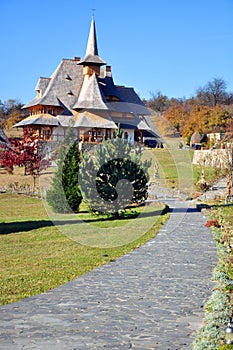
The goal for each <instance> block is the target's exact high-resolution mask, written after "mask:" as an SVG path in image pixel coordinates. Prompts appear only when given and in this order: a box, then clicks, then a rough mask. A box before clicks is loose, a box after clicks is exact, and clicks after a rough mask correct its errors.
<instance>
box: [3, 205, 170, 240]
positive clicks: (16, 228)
mask: <svg viewBox="0 0 233 350" xmlns="http://www.w3.org/2000/svg"><path fill="white" fill-rule="evenodd" d="M168 211H169V209H168V208H167V207H165V208H164V209H163V210H157V211H154V212H148V213H145V212H143V213H141V214H139V213H137V212H132V213H124V215H122V216H119V217H118V218H116V217H114V216H109V217H104V218H103V217H101V218H98V217H93V218H91V219H77V220H54V221H51V220H30V221H16V222H7V223H5V222H4V223H0V235H6V234H11V233H17V232H28V231H32V230H36V229H39V228H44V227H51V226H62V225H77V224H81V223H83V222H85V223H92V222H93V223H94V222H106V221H114V220H119V221H122V220H130V219H135V218H137V217H138V216H139V215H140V217H141V218H146V217H150V216H159V215H164V214H166V213H167V212H168Z"/></svg>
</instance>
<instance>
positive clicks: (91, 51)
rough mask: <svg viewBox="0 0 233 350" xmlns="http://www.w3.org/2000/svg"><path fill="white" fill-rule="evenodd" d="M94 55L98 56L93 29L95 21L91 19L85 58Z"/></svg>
mask: <svg viewBox="0 0 233 350" xmlns="http://www.w3.org/2000/svg"><path fill="white" fill-rule="evenodd" d="M87 55H94V56H98V47H97V38H96V29H95V19H94V16H93V17H92V21H91V27H90V32H89V37H88V42H87V49H86V56H87Z"/></svg>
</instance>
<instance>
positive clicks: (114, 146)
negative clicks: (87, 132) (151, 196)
mask: <svg viewBox="0 0 233 350" xmlns="http://www.w3.org/2000/svg"><path fill="white" fill-rule="evenodd" d="M149 166H150V161H144V162H142V161H141V151H140V150H137V151H136V150H135V149H134V148H133V146H132V145H131V144H130V143H129V142H128V141H127V140H122V139H121V138H119V137H117V138H116V139H113V140H107V141H104V142H103V144H102V145H99V147H96V149H95V151H94V153H93V154H92V155H91V154H90V153H88V152H86V153H85V154H84V155H83V161H82V164H81V167H80V176H79V183H80V187H81V191H82V194H83V197H84V199H85V202H86V203H87V204H88V206H89V208H90V209H91V210H92V211H94V212H96V213H108V214H114V216H118V215H119V213H120V212H121V211H122V210H124V209H125V208H126V207H127V206H129V205H130V204H133V203H137V204H139V203H143V202H144V201H145V200H146V198H147V195H148V194H147V189H148V186H147V183H148V178H149V177H148V168H149Z"/></svg>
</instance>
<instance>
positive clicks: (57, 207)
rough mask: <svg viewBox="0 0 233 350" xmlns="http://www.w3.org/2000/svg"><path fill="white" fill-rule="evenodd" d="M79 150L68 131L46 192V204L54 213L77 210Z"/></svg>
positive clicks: (78, 201)
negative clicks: (49, 186)
mask: <svg viewBox="0 0 233 350" xmlns="http://www.w3.org/2000/svg"><path fill="white" fill-rule="evenodd" d="M79 165H80V152H79V147H78V142H73V137H72V132H71V131H70V132H69V133H68V135H67V137H66V140H65V142H64V143H63V145H62V147H61V150H60V153H59V160H58V164H57V171H56V173H55V174H54V177H53V181H52V186H51V188H50V190H49V191H48V192H47V201H48V204H49V205H50V206H51V207H52V208H53V210H54V211H55V212H56V213H71V212H75V213H76V212H78V210H79V206H80V204H81V201H82V195H81V192H80V189H79V184H78V174H79Z"/></svg>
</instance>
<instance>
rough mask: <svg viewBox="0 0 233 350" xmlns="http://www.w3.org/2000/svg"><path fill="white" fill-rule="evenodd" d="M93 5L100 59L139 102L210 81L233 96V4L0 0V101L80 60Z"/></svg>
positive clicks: (27, 96)
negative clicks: (220, 83) (71, 60)
mask: <svg viewBox="0 0 233 350" xmlns="http://www.w3.org/2000/svg"><path fill="white" fill-rule="evenodd" d="M93 8H95V9H96V11H95V21H96V29H97V38H98V48H99V54H100V56H101V57H102V58H103V59H104V60H105V61H107V63H108V64H109V65H111V66H112V72H113V77H114V80H115V83H116V84H119V85H126V86H133V87H134V88H135V90H136V91H137V93H138V94H139V95H140V97H141V98H150V97H151V93H156V91H158V90H160V91H161V92H162V93H163V94H165V95H167V96H168V97H184V96H185V97H187V98H188V97H191V96H192V95H193V94H195V91H196V89H197V88H198V87H200V86H203V85H205V84H206V83H207V82H208V81H211V80H212V79H213V78H215V77H219V78H223V79H224V80H225V81H226V82H227V84H228V87H227V90H228V91H233V69H232V68H233V20H232V18H233V0H162V1H161V0H160V1H159V0H144V1H134V0H117V1H109V0H108V1H107V0H85V1H84V0H63V1H60V0H46V1H45V0H40V1H32V0H21V1H19V0H1V1H0V13H1V20H0V32H1V56H0V100H2V101H6V100H7V99H9V98H18V99H20V100H21V101H22V102H23V103H26V102H29V101H30V100H31V99H32V98H34V97H35V95H36V93H35V91H34V88H35V86H36V83H37V81H38V79H39V77H41V76H42V77H49V76H50V75H51V74H52V73H53V71H54V70H55V68H56V67H57V65H58V64H59V63H60V61H61V59H62V58H73V57H74V56H81V57H83V56H84V54H85V49H86V43H87V37H88V32H89V27H90V22H91V16H92V10H91V9H93Z"/></svg>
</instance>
